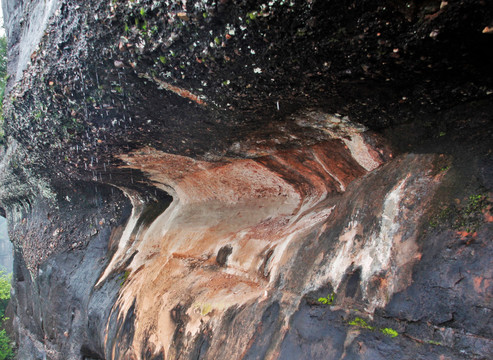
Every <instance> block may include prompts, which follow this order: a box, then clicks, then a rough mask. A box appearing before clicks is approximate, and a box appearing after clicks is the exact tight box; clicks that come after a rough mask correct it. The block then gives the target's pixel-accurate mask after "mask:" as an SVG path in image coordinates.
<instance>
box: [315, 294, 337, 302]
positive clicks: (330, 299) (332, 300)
mask: <svg viewBox="0 0 493 360" xmlns="http://www.w3.org/2000/svg"><path fill="white" fill-rule="evenodd" d="M335 295H336V294H335V293H331V294H329V295H327V297H326V298H325V297H320V298H318V302H320V303H322V304H324V305H332V303H333V302H334V300H335Z"/></svg>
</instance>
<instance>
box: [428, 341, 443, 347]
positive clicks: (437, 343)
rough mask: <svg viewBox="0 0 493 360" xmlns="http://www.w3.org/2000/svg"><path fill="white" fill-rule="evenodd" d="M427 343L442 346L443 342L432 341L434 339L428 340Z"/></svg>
mask: <svg viewBox="0 0 493 360" xmlns="http://www.w3.org/2000/svg"><path fill="white" fill-rule="evenodd" d="M427 343H428V344H431V345H437V346H443V344H442V343H441V342H438V341H434V340H428V341H427Z"/></svg>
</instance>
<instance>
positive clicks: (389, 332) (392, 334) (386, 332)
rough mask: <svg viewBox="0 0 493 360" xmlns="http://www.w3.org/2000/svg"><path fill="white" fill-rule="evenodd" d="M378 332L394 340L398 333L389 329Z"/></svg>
mask: <svg viewBox="0 0 493 360" xmlns="http://www.w3.org/2000/svg"><path fill="white" fill-rule="evenodd" d="M380 331H381V332H382V334H384V335H386V336H390V337H392V338H395V337H396V336H398V335H399V333H398V332H397V331H395V330H394V329H391V328H385V329H380Z"/></svg>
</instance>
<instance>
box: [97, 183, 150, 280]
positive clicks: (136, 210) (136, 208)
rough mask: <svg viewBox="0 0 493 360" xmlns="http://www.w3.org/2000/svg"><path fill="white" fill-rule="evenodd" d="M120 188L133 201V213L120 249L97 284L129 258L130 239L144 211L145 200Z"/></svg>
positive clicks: (119, 243) (122, 237)
mask: <svg viewBox="0 0 493 360" xmlns="http://www.w3.org/2000/svg"><path fill="white" fill-rule="evenodd" d="M120 190H121V191H123V193H124V194H125V195H126V196H127V197H128V198H129V199H130V202H131V203H132V213H131V214H130V218H129V219H128V221H127V224H126V225H125V229H124V230H123V234H122V236H121V238H120V240H119V241H118V249H117V250H116V252H115V254H114V255H113V257H112V258H111V261H110V263H109V264H108V266H107V267H106V269H105V270H104V273H103V275H101V277H100V278H99V280H98V282H97V284H96V286H98V285H100V284H101V283H102V282H103V281H104V280H105V279H106V278H107V277H108V275H109V274H110V273H111V272H112V271H113V270H115V268H116V267H117V266H118V265H120V264H121V262H122V261H124V260H125V259H126V258H127V256H128V255H131V252H130V251H129V250H130V248H131V247H132V245H134V244H133V243H131V242H130V239H131V236H132V232H133V231H134V230H135V225H137V221H138V220H139V217H140V215H141V213H142V205H143V202H142V200H141V199H140V198H139V196H138V195H137V194H136V193H134V192H133V191H130V190H127V189H124V188H120Z"/></svg>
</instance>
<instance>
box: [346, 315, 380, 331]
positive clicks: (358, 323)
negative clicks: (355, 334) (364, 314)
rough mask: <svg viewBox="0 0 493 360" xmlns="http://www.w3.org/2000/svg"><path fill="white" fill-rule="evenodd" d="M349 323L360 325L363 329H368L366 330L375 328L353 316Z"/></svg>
mask: <svg viewBox="0 0 493 360" xmlns="http://www.w3.org/2000/svg"><path fill="white" fill-rule="evenodd" d="M349 325H352V326H357V327H360V328H363V329H368V330H375V328H374V327H373V326H370V325H368V323H367V322H366V321H365V320H364V319H362V318H360V317H356V318H354V320H352V321H350V322H349Z"/></svg>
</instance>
